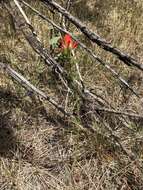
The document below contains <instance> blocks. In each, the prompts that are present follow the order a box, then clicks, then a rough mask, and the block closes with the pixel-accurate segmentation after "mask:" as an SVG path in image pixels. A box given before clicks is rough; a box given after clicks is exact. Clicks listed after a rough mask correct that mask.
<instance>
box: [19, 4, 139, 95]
mask: <svg viewBox="0 0 143 190" xmlns="http://www.w3.org/2000/svg"><path fill="white" fill-rule="evenodd" d="M20 2H21V3H23V5H25V6H27V7H28V8H30V9H31V10H32V11H33V12H35V13H36V14H37V15H38V16H39V17H41V18H42V19H44V20H45V21H47V22H48V23H50V24H51V25H52V26H53V27H55V28H56V29H57V30H59V31H60V32H63V33H66V34H69V35H70V36H71V37H72V38H73V39H74V40H75V41H77V42H78V44H79V45H80V46H81V48H83V49H84V50H85V51H86V52H87V53H88V54H89V55H90V56H91V57H92V58H93V59H95V60H96V61H98V62H99V63H100V64H101V65H103V66H104V67H105V68H106V69H107V70H108V71H109V72H111V73H112V75H113V77H115V78H117V79H118V80H119V81H120V82H121V83H122V84H123V85H124V86H126V87H127V88H128V89H129V90H130V91H131V92H132V93H133V94H134V95H136V96H137V97H138V98H139V95H138V93H137V92H136V91H135V90H134V89H133V88H132V87H130V85H129V84H128V82H127V81H125V80H124V79H123V78H122V77H121V76H120V75H119V74H118V73H117V72H116V71H115V70H114V69H112V68H111V67H110V66H109V63H105V62H104V61H103V60H102V59H101V58H100V57H98V56H97V55H95V54H94V53H93V51H92V50H91V49H89V48H88V47H87V46H86V45H85V44H83V43H82V42H81V41H80V40H78V39H77V38H76V37H75V36H74V35H72V34H71V33H70V32H69V31H67V30H66V29H63V28H62V27H60V26H58V25H57V24H55V23H54V22H53V21H52V20H50V19H49V18H47V17H46V16H44V15H43V14H41V13H40V12H39V11H37V10H36V9H35V8H33V7H32V6H30V5H29V4H28V3H26V2H25V1H23V0H20Z"/></svg>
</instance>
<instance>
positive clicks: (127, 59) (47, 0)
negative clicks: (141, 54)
mask: <svg viewBox="0 0 143 190" xmlns="http://www.w3.org/2000/svg"><path fill="white" fill-rule="evenodd" d="M41 1H42V2H43V3H44V4H45V5H47V6H48V7H49V6H50V7H52V8H53V9H55V10H56V11H58V12H59V13H61V14H63V15H64V16H65V17H66V18H67V19H68V20H69V21H71V22H72V23H73V24H74V25H75V26H76V27H77V28H78V29H80V31H81V32H82V33H83V34H84V35H85V36H87V37H88V38H89V39H90V40H91V41H92V42H94V43H96V44H97V45H99V46H100V47H101V48H103V49H104V50H106V51H108V52H111V53H113V54H114V55H116V56H117V57H118V58H119V59H120V60H121V61H123V62H124V63H125V64H126V65H128V66H131V65H132V66H135V67H137V68H138V69H140V70H142V71H143V64H142V63H139V62H138V61H137V60H136V59H135V58H133V57H132V56H130V55H128V54H127V53H124V52H122V51H121V50H120V49H118V48H116V47H114V46H113V45H111V44H110V43H109V42H107V41H106V40H105V39H103V38H102V37H100V36H99V35H98V34H96V33H95V32H93V31H92V30H90V29H88V28H87V27H86V25H84V24H83V23H82V22H81V21H80V20H79V19H77V18H76V17H74V16H73V15H71V14H70V13H69V12H68V11H67V10H66V9H64V8H63V7H61V6H60V5H59V4H58V3H56V2H55V1H53V0H41Z"/></svg>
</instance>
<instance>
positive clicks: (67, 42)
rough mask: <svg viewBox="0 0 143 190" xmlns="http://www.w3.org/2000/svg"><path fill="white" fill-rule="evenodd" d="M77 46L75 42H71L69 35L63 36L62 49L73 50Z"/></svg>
mask: <svg viewBox="0 0 143 190" xmlns="http://www.w3.org/2000/svg"><path fill="white" fill-rule="evenodd" d="M77 46H78V43H77V42H76V41H73V39H72V37H71V36H70V35H69V34H65V35H64V37H63V38H62V40H61V48H62V49H75V48H76V47H77Z"/></svg>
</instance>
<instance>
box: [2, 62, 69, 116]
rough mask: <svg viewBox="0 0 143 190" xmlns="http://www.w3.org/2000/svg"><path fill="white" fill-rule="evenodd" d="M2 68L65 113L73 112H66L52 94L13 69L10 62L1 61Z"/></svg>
mask: <svg viewBox="0 0 143 190" xmlns="http://www.w3.org/2000/svg"><path fill="white" fill-rule="evenodd" d="M0 68H1V69H2V70H3V71H5V72H6V73H7V74H8V75H10V76H11V77H12V78H13V79H14V80H16V81H17V82H18V83H19V84H20V85H21V86H22V87H24V88H25V89H27V90H28V91H29V92H32V93H33V94H36V95H38V96H40V97H41V98H43V99H44V100H47V101H48V102H50V103H51V104H52V105H53V106H54V107H55V108H57V109H58V110H59V111H60V112H62V113H63V114H65V115H67V116H70V115H71V114H70V113H68V112H66V111H65V110H64V109H63V108H62V107H61V106H60V105H59V104H58V103H57V102H56V101H55V100H53V99H52V98H51V97H50V96H47V95H46V94H45V93H44V92H42V91H41V90H39V89H38V88H36V87H35V86H34V85H33V84H31V83H30V82H29V81H28V80H27V79H26V78H25V77H23V76H22V75H21V74H19V73H17V72H16V71H15V70H14V69H12V68H11V67H10V66H9V65H8V64H6V63H2V62H0Z"/></svg>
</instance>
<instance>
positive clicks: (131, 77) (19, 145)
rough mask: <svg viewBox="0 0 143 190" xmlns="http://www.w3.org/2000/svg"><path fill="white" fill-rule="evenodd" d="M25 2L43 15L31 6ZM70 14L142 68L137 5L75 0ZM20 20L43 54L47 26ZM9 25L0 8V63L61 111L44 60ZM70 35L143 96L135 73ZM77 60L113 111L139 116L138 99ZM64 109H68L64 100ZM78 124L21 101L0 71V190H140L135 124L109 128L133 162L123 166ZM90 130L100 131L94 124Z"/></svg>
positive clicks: (60, 96)
mask: <svg viewBox="0 0 143 190" xmlns="http://www.w3.org/2000/svg"><path fill="white" fill-rule="evenodd" d="M29 2H30V3H31V4H32V5H33V6H35V7H38V9H39V10H41V12H43V13H44V14H45V15H50V13H49V12H47V10H46V9H45V8H44V7H43V6H42V5H41V4H40V3H39V2H38V1H29ZM71 11H72V13H73V14H74V15H75V16H77V17H79V18H80V19H81V20H82V21H83V22H85V23H86V24H87V25H88V26H89V27H90V28H92V29H93V30H94V31H97V32H98V33H99V34H100V35H101V36H104V37H105V38H106V39H107V40H108V41H111V42H112V43H113V44H114V45H115V46H118V47H120V48H121V49H123V50H125V51H126V52H129V53H130V54H131V55H134V57H137V58H138V60H139V61H140V62H143V51H142V44H143V24H142V19H143V13H142V12H143V2H142V1H140V0H136V1H135V0H127V1H123V0H120V1H117V0H110V1H100V0H95V1H93V0H89V1H86V0H79V1H75V3H74V5H73V7H72V10H71ZM27 14H28V16H29V18H30V20H31V22H32V24H33V26H34V28H35V29H36V31H37V33H38V36H39V38H40V39H41V41H42V42H43V43H44V45H45V46H46V47H47V48H49V44H48V40H49V29H50V26H49V25H47V23H46V22H44V21H42V20H41V19H40V18H39V17H37V16H36V15H34V14H32V12H31V11H29V10H27ZM57 18H58V17H56V19H57ZM9 23H11V19H10V18H9V16H8V14H7V13H6V11H5V10H4V9H3V8H2V7H1V6H0V59H2V57H5V56H6V57H7V59H8V60H10V62H11V63H10V64H11V65H12V67H13V68H15V69H16V70H17V71H19V72H21V73H22V74H23V75H24V76H26V77H27V78H28V79H29V80H30V81H31V82H32V83H33V84H35V85H36V86H37V87H39V88H40V89H41V90H44V91H45V92H46V93H48V94H49V95H50V96H53V97H55V99H56V100H57V101H59V102H62V105H64V103H65V100H64V99H65V97H64V96H65V95H64V93H63V92H62V90H61V89H60V88H59V89H57V87H58V84H57V85H56V84H55V82H53V78H52V76H51V75H50V73H49V72H48V68H47V67H45V66H44V64H43V60H41V58H40V57H39V56H38V55H37V54H35V53H34V52H33V50H32V49H31V47H30V46H29V44H28V43H27V42H26V41H25V39H24V37H23V35H22V34H21V32H20V31H16V33H15V31H14V30H13V28H12V24H11V25H9ZM71 29H72V31H75V33H76V34H77V35H78V37H79V38H80V39H81V40H83V41H84V42H86V43H87V45H88V46H89V47H92V48H93V49H95V52H96V53H97V54H98V55H99V56H100V57H102V58H103V59H104V60H105V61H108V62H109V63H110V65H112V67H113V68H115V69H116V70H117V71H118V72H119V73H120V74H122V75H123V76H124V77H125V78H126V79H127V80H128V81H131V84H132V85H133V87H134V88H135V89H137V90H138V92H139V93H140V94H141V95H142V94H143V92H142V87H143V85H142V77H143V75H142V73H141V72H139V71H137V70H136V69H135V68H129V67H127V66H125V65H123V64H122V63H121V62H120V61H117V59H116V58H115V57H113V56H111V55H110V54H109V53H106V52H105V51H103V50H101V49H99V48H98V47H97V46H96V45H93V44H91V43H89V42H88V40H87V39H85V38H84V36H83V35H81V34H80V33H79V32H78V31H77V30H76V29H75V27H73V26H72V25H71ZM76 54H77V60H79V64H80V69H81V71H82V74H83V78H84V79H85V82H86V84H87V86H89V88H93V89H94V91H95V92H96V93H98V94H100V95H101V96H102V97H105V98H106V99H107V100H108V101H109V102H111V103H112V105H113V106H114V107H115V108H119V109H128V110H133V111H136V112H138V113H140V114H142V113H143V110H142V104H141V103H140V101H139V100H138V99H137V98H136V97H134V96H133V95H132V94H131V93H130V92H128V90H127V89H125V88H124V87H122V88H121V86H120V85H119V84H118V83H117V81H116V80H114V79H113V77H112V76H111V75H110V73H108V72H106V70H105V69H104V68H103V67H102V66H100V65H96V64H95V62H94V61H91V60H90V58H89V56H88V55H87V54H85V53H83V52H82V51H81V50H80V49H79V50H78V51H77V52H76ZM55 86H56V87H55ZM69 106H70V107H72V106H73V105H72V104H71V102H69ZM114 120H116V118H113V117H112V121H114ZM112 121H111V127H112ZM127 121H128V120H127ZM79 124H81V123H80V122H79V121H75V122H73V121H68V120H66V119H65V118H63V117H62V116H61V115H60V114H59V113H58V112H57V111H56V110H55V109H54V108H53V107H52V106H51V105H50V104H47V103H43V104H41V101H40V100H39V98H36V97H29V96H27V92H25V90H23V89H22V88H21V87H19V85H18V84H17V83H15V82H14V81H13V80H11V78H9V77H8V76H6V75H5V74H4V73H3V72H1V71H0V190H23V189H24V190H42V189H44V190H107V189H108V190H119V189H121V190H142V189H143V180H142V179H143V174H142V169H143V168H142V161H143V160H142V158H143V152H142V151H143V148H142V146H143V140H142V139H143V130H142V121H141V120H140V121H135V122H128V127H129V128H130V130H129V129H123V128H118V129H116V130H115V133H116V134H118V135H119V136H120V137H121V138H122V140H123V144H124V146H126V148H127V149H129V151H133V153H134V154H135V155H136V157H137V158H138V162H135V161H128V159H127V158H126V156H125V155H123V154H122V153H121V152H120V151H119V150H118V149H117V147H116V145H114V144H112V143H111V142H109V141H107V139H106V138H104V136H103V135H99V134H92V133H91V132H89V131H84V130H83V129H82V128H80V127H79ZM116 125H118V123H117V124H116ZM94 127H96V128H97V129H98V130H99V132H100V133H101V134H104V133H105V131H104V129H102V128H101V126H99V125H98V124H97V123H94ZM114 127H115V126H114ZM117 127H118V126H116V128H117Z"/></svg>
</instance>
